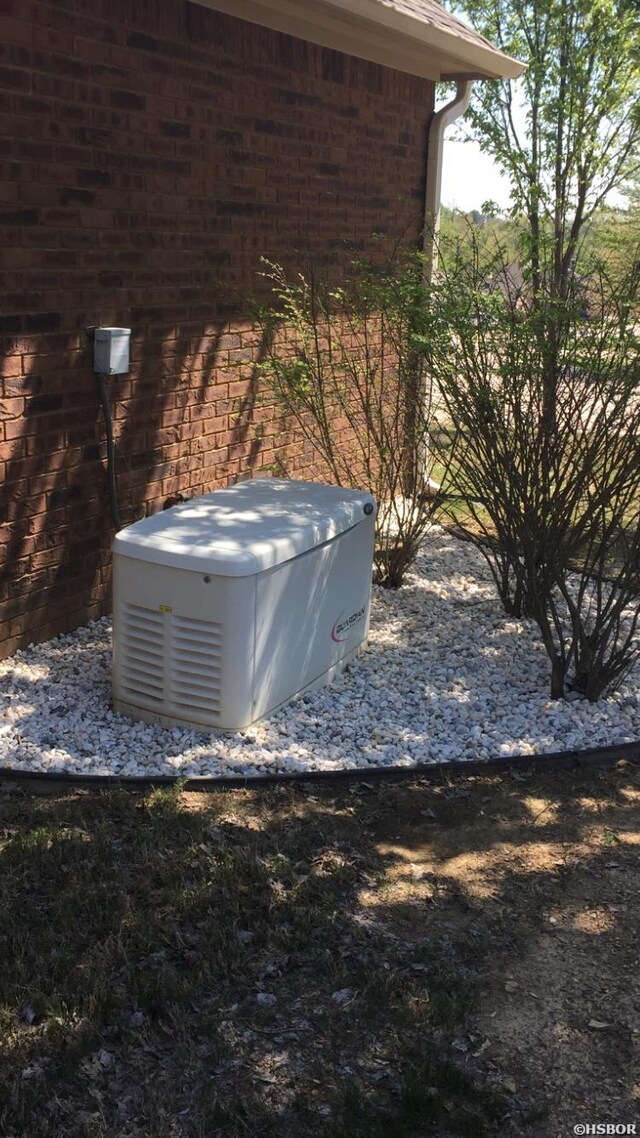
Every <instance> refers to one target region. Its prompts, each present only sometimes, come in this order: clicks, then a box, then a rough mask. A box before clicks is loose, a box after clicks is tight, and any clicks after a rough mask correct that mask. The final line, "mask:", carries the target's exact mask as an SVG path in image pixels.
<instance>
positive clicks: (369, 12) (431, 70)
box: [196, 0, 524, 82]
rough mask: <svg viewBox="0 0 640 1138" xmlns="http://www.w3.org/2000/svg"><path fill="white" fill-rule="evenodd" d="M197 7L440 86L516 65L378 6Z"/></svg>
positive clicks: (330, 1) (366, 1)
mask: <svg viewBox="0 0 640 1138" xmlns="http://www.w3.org/2000/svg"><path fill="white" fill-rule="evenodd" d="M196 3H199V4H200V5H201V6H202V7H205V8H212V9H213V10H214V11H217V12H224V13H226V14H227V15H229V16H236V17H237V18H238V19H241V20H247V21H249V22H250V23H253V24H260V25H261V26H263V27H266V28H271V29H272V30H274V31H278V32H285V33H286V34H287V35H292V36H296V37H298V38H299V39H304V40H308V41H309V42H310V43H316V44H319V45H320V46H321V47H328V48H332V49H333V50H334V51H343V52H345V53H346V54H347V55H355V56H357V57H358V58H359V59H366V60H368V61H369V62H372V63H379V64H382V65H383V66H385V67H392V68H395V69H396V70H398V71H404V72H407V73H408V74H410V75H418V76H421V77H422V78H425V79H431V80H432V81H434V82H439V81H440V80H443V79H459V78H465V79H466V78H485V79H498V78H515V77H516V76H518V75H520V74H521V73H522V71H523V70H524V67H523V65H522V64H521V63H518V62H517V60H514V59H511V58H510V57H509V56H507V55H503V54H502V52H499V51H498V50H497V49H492V48H490V47H488V46H487V47H485V46H483V45H482V44H477V43H475V42H472V41H468V40H466V39H465V38H464V37H463V36H462V35H460V36H458V35H455V34H452V33H448V32H446V31H444V30H442V29H441V28H437V27H435V26H434V25H433V24H430V23H428V22H426V21H424V20H420V19H417V18H413V17H411V16H408V15H407V14H406V13H403V12H399V11H398V10H397V9H396V8H394V7H392V6H390V5H386V4H381V3H380V2H379V0H344V2H342V3H337V2H334V0H325V2H318V0H304V3H300V0H196Z"/></svg>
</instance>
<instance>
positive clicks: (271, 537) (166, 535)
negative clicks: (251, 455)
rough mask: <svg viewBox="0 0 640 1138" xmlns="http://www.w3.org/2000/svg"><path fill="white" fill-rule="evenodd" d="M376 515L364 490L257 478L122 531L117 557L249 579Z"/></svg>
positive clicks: (114, 544)
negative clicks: (251, 575)
mask: <svg viewBox="0 0 640 1138" xmlns="http://www.w3.org/2000/svg"><path fill="white" fill-rule="evenodd" d="M374 512H375V500H374V498H372V496H371V494H368V493H367V492H366V491H364V490H345V489H343V488H342V487H341V486H327V485H324V484H322V483H317V482H296V481H289V480H288V479H283V478H254V479H251V480H250V481H248V482H239V483H237V484H236V485H235V486H229V487H228V488H227V489H226V490H215V491H214V492H213V493H212V494H205V495H203V496H202V497H201V498H194V499H193V500H192V501H190V502H182V503H181V504H180V505H179V506H173V507H172V508H171V509H169V510H164V511H162V513H159V514H154V515H153V516H152V517H149V518H143V519H142V521H139V522H134V524H133V525H130V526H127V527H126V528H125V529H122V530H120V532H119V533H118V534H117V535H116V538H115V541H114V543H113V553H114V555H120V556H124V557H135V558H137V559H138V560H141V561H151V562H153V563H155V564H156V565H170V566H172V567H174V568H176V569H195V570H197V571H199V572H201V573H213V574H217V575H219V576H224V577H246V576H249V575H250V574H252V573H260V572H262V570H264V569H271V568H273V566H275V565H281V564H282V563H283V562H285V561H290V560H291V558H292V557H298V556H299V555H300V554H301V553H306V551H307V550H309V549H313V548H314V547H315V546H317V545H322V544H323V543H324V542H326V541H330V540H331V539H332V538H334V537H337V536H338V535H339V534H341V533H344V532H345V531H346V530H348V529H351V528H352V527H353V526H355V525H358V524H359V523H360V522H362V521H363V520H364V519H365V518H368V517H370V516H371V515H372V514H373V513H374Z"/></svg>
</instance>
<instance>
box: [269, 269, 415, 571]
mask: <svg viewBox="0 0 640 1138" xmlns="http://www.w3.org/2000/svg"><path fill="white" fill-rule="evenodd" d="M264 266H265V268H264V276H265V278H266V280H267V282H268V284H269V286H270V288H271V292H272V296H273V303H272V304H271V305H270V306H262V307H260V308H259V310H258V313H257V318H258V321H259V323H260V325H261V327H262V332H263V343H264V344H266V348H265V351H264V355H263V359H262V361H261V363H260V364H259V370H260V373H261V375H262V377H263V379H264V380H265V382H266V386H267V389H268V391H269V392H270V393H271V394H272V395H274V396H275V398H276V402H277V404H278V405H279V406H280V408H281V409H282V411H283V412H284V413H286V414H287V415H288V416H290V417H292V418H293V421H294V423H295V424H296V426H297V429H298V431H299V433H300V434H301V436H302V437H303V438H304V439H305V440H307V442H308V443H310V444H311V446H312V448H313V450H314V451H315V453H316V454H317V455H318V456H319V457H320V458H321V460H322V461H323V463H324V465H325V466H326V468H327V469H328V471H329V473H330V476H331V477H332V478H333V479H334V480H335V482H336V483H338V484H339V485H341V486H356V487H363V488H366V489H367V490H370V491H371V492H372V493H373V494H374V496H375V498H376V499H377V502H378V517H377V531H376V549H375V557H374V579H375V581H376V582H377V583H379V584H381V585H385V586H391V587H397V586H399V585H400V584H401V583H402V580H403V578H404V575H405V573H406V570H407V568H408V566H409V565H410V564H411V563H412V561H413V560H414V558H415V557H416V555H417V553H418V549H419V546H420V542H421V540H422V538H423V536H424V534H425V532H426V530H427V528H428V526H429V523H430V521H431V518H432V514H433V510H434V498H433V495H432V494H431V493H430V492H429V485H428V482H427V481H426V480H425V474H424V472H425V462H426V456H427V455H428V453H429V445H430V436H431V433H432V431H433V429H434V427H435V425H436V412H437V408H436V405H435V398H434V393H433V390H432V388H431V385H430V384H429V383H428V382H427V375H426V372H425V366H424V352H423V350H422V331H423V329H422V324H423V322H424V319H425V314H426V293H425V287H424V284H423V280H422V266H421V263H420V260H419V258H418V257H414V256H411V255H409V254H406V255H404V254H403V255H396V256H394V258H393V259H392V260H391V261H389V262H387V263H386V264H384V265H382V266H376V265H374V264H373V263H363V262H358V263H354V264H353V265H352V267H351V272H350V274H349V275H348V277H347V279H345V280H344V281H343V282H342V283H341V284H339V285H331V284H329V283H328V282H327V281H326V280H322V279H320V278H319V277H318V275H317V274H316V273H315V271H314V269H313V268H311V269H310V270H309V272H308V273H307V274H306V275H303V274H299V275H298V276H297V277H296V278H295V280H293V281H291V280H289V279H288V278H287V276H286V274H285V272H284V270H283V269H282V268H281V266H280V265H277V264H273V263H271V262H267V261H265V262H264Z"/></svg>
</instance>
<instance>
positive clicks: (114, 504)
mask: <svg viewBox="0 0 640 1138" xmlns="http://www.w3.org/2000/svg"><path fill="white" fill-rule="evenodd" d="M96 376H97V379H98V391H99V392H100V403H101V404H102V414H103V416H104V429H105V435H106V438H107V482H108V484H109V504H110V506H111V517H112V519H113V524H114V526H115V527H116V530H120V529H122V522H121V521H120V511H119V510H118V490H117V486H116V452H115V447H114V444H113V419H112V417H111V407H110V406H109V396H108V394H107V385H106V383H105V376H104V375H102V374H100V373H99V372H96Z"/></svg>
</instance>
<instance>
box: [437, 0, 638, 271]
mask: <svg viewBox="0 0 640 1138" xmlns="http://www.w3.org/2000/svg"><path fill="white" fill-rule="evenodd" d="M459 7H460V8H461V10H462V11H463V13H464V14H466V16H467V17H468V18H469V19H470V20H471V22H472V23H473V24H474V26H475V27H477V28H478V30H480V31H482V32H484V33H485V34H486V35H488V36H489V37H490V38H491V39H492V40H493V41H494V42H495V43H496V44H497V46H499V47H500V48H501V49H502V50H504V51H506V52H507V53H508V54H510V55H513V56H515V57H517V58H518V59H520V60H522V61H523V62H524V63H526V64H527V71H526V73H525V74H524V76H523V77H522V78H521V79H520V80H518V82H517V83H516V84H512V83H509V82H489V83H485V82H483V83H479V84H477V85H476V93H475V99H474V102H473V105H472V108H471V110H470V113H469V114H470V122H471V125H472V128H473V131H474V133H475V135H476V137H478V139H479V140H480V142H481V145H482V146H483V148H484V149H485V150H486V151H487V152H488V153H490V154H491V155H492V156H493V157H494V158H495V159H496V161H497V163H498V165H499V166H500V167H501V168H502V170H503V171H504V172H505V173H506V174H507V175H508V177H509V178H510V181H511V186H512V197H513V213H514V216H517V217H522V218H524V220H525V222H526V226H525V229H524V230H523V237H524V241H523V258H524V259H525V260H526V261H527V262H528V263H530V265H531V269H532V276H533V285H534V288H535V289H536V290H537V289H538V287H539V286H540V285H541V283H542V281H543V280H544V278H545V276H546V277H547V279H548V281H549V282H551V286H552V290H553V291H554V292H560V293H561V292H562V288H563V282H564V281H567V280H568V279H569V278H570V276H571V268H572V265H573V262H574V260H575V257H576V254H577V251H578V247H579V244H580V239H581V236H582V234H583V229H584V226H585V225H586V223H587V222H588V221H589V219H590V218H591V217H593V215H594V213H595V212H596V211H597V209H598V208H599V207H601V206H602V205H603V203H604V202H605V200H606V198H607V195H608V194H609V193H610V191H611V190H612V189H613V188H614V187H621V186H622V185H623V183H624V182H625V180H627V179H629V178H632V177H633V176H634V174H635V175H636V176H637V172H638V170H639V169H640V162H639V160H638V153H639V152H640V145H639V144H640V113H639V112H638V106H637V90H638V80H639V77H640V10H639V9H638V6H637V5H635V4H631V3H629V2H628V0H507V2H505V0H461V2H460V4H459Z"/></svg>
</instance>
